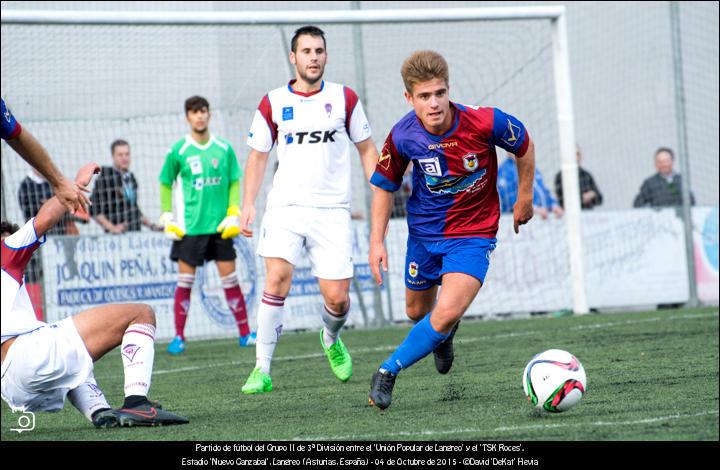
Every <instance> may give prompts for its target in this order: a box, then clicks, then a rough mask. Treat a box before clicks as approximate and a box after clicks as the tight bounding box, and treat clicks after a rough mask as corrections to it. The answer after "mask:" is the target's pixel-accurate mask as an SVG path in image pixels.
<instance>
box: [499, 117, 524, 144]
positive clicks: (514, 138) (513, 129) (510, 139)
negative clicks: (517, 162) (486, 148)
mask: <svg viewBox="0 0 720 470" xmlns="http://www.w3.org/2000/svg"><path fill="white" fill-rule="evenodd" d="M507 125H508V127H507V130H505V133H504V134H503V136H502V138H501V139H500V140H502V141H503V142H505V143H506V144H508V145H509V146H511V147H515V146H516V145H517V144H518V137H520V126H516V125H515V124H513V123H512V122H510V119H508V121H507Z"/></svg>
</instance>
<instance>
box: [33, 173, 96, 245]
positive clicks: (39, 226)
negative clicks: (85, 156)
mask: <svg viewBox="0 0 720 470" xmlns="http://www.w3.org/2000/svg"><path fill="white" fill-rule="evenodd" d="M97 173H100V166H99V165H98V164H97V163H88V164H87V165H85V166H83V167H82V168H80V170H79V171H78V173H77V176H76V177H75V183H76V184H77V185H78V186H79V187H83V188H84V187H87V185H88V184H90V181H91V180H92V177H93V175H95V174H97ZM67 211H68V208H67V206H65V205H63V203H62V202H60V200H59V198H58V197H57V196H53V197H51V198H50V199H49V200H48V201H47V202H46V203H45V204H43V205H42V207H41V208H40V210H39V211H38V213H37V215H36V216H35V224H34V225H35V234H36V235H37V237H38V238H40V237H42V236H43V235H44V234H45V232H47V231H48V230H50V229H51V228H52V227H54V226H55V224H57V223H58V222H59V221H60V219H62V218H63V216H64V215H65V213H66V212H67Z"/></svg>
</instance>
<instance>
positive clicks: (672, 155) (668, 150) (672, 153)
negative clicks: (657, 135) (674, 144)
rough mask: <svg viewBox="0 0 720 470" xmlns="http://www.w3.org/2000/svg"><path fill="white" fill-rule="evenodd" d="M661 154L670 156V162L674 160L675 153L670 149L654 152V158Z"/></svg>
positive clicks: (662, 148) (664, 148) (661, 148)
mask: <svg viewBox="0 0 720 470" xmlns="http://www.w3.org/2000/svg"><path fill="white" fill-rule="evenodd" d="M661 152H667V153H669V154H670V160H675V153H674V152H673V151H672V149H671V148H670V147H660V148H659V149H657V150H655V158H657V156H658V154H659V153H661Z"/></svg>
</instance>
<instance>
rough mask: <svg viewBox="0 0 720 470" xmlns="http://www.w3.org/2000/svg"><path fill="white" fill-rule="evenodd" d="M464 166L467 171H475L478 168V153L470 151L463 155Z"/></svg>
mask: <svg viewBox="0 0 720 470" xmlns="http://www.w3.org/2000/svg"><path fill="white" fill-rule="evenodd" d="M463 166H464V167H465V169H466V170H467V171H475V170H477V168H478V159H477V155H476V154H474V153H468V154H467V155H465V156H464V157H463Z"/></svg>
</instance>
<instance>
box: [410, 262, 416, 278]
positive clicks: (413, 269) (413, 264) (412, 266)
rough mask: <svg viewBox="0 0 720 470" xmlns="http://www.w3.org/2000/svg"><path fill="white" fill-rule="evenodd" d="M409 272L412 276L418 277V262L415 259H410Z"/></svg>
mask: <svg viewBox="0 0 720 470" xmlns="http://www.w3.org/2000/svg"><path fill="white" fill-rule="evenodd" d="M408 274H409V275H410V277H417V275H418V264H417V263H416V262H415V261H410V264H409V265H408Z"/></svg>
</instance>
